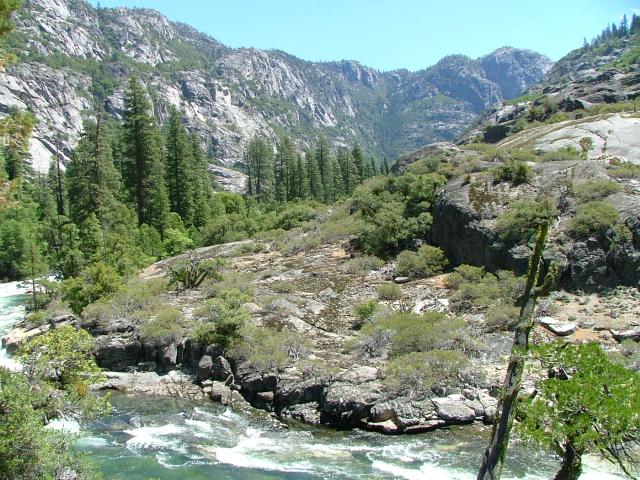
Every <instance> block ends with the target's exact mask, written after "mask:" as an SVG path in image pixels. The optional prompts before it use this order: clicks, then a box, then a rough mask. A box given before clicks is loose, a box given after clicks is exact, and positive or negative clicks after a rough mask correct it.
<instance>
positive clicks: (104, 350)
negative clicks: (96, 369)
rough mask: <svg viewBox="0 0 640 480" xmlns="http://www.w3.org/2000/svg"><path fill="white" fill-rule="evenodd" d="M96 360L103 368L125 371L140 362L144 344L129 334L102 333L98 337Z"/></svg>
mask: <svg viewBox="0 0 640 480" xmlns="http://www.w3.org/2000/svg"><path fill="white" fill-rule="evenodd" d="M95 342H96V362H97V363H98V365H99V366H100V367H101V368H104V369H107V370H114V371H124V370H127V368H128V367H129V366H130V365H137V364H138V363H139V361H140V360H139V359H140V356H141V355H140V354H141V352H142V345H141V343H140V341H139V340H137V339H135V338H132V336H131V335H127V334H116V335H101V336H99V337H96V340H95Z"/></svg>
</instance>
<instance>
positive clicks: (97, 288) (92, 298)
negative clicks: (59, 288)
mask: <svg viewBox="0 0 640 480" xmlns="http://www.w3.org/2000/svg"><path fill="white" fill-rule="evenodd" d="M121 288H122V277H120V275H118V272H116V271H115V269H114V268H113V267H110V266H109V265H106V264H104V263H102V262H97V263H95V264H92V265H90V266H88V267H87V268H85V269H84V270H83V271H82V272H81V273H80V275H79V276H77V277H74V278H70V279H68V280H65V282H64V284H63V297H62V298H63V299H64V300H65V301H67V302H69V306H70V307H71V310H72V311H73V312H74V313H76V314H80V313H82V310H83V309H84V308H85V307H86V306H87V305H89V304H90V303H93V302H96V301H98V300H100V299H101V298H108V297H110V296H111V295H113V294H114V293H116V292H118V291H119V290H120V289H121Z"/></svg>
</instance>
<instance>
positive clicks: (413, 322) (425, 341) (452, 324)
mask: <svg viewBox="0 0 640 480" xmlns="http://www.w3.org/2000/svg"><path fill="white" fill-rule="evenodd" d="M464 325H465V323H464V320H463V319H461V318H451V317H448V316H447V315H445V314H444V313H439V312H427V313H424V314H418V313H412V312H394V313H391V314H390V315H388V316H385V317H382V318H379V319H377V320H376V321H375V322H374V323H372V324H368V325H365V327H364V328H363V330H362V334H363V336H364V337H366V336H370V335H371V334H372V333H374V332H376V331H377V330H380V329H382V330H389V331H391V332H393V336H392V338H391V354H392V355H394V356H397V355H403V354H405V353H410V352H424V351H429V350H434V349H452V348H454V347H456V346H460V345H461V344H462V329H463V328H464Z"/></svg>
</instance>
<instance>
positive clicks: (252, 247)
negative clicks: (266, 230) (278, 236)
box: [232, 241, 267, 257]
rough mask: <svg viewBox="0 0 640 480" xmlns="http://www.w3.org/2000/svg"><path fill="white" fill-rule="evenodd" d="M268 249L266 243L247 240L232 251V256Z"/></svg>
mask: <svg viewBox="0 0 640 480" xmlns="http://www.w3.org/2000/svg"><path fill="white" fill-rule="evenodd" d="M266 249H267V247H266V245H265V244H264V243H260V242H254V241H251V242H245V243H242V244H240V245H238V247H237V248H236V249H235V250H234V251H233V252H232V256H235V257H240V256H243V255H251V254H255V253H261V252H264V251H265V250H266Z"/></svg>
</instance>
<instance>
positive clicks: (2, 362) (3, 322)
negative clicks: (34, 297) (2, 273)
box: [0, 282, 29, 370]
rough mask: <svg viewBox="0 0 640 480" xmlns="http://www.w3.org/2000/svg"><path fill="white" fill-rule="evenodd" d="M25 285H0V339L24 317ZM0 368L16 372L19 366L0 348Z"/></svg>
mask: <svg viewBox="0 0 640 480" xmlns="http://www.w3.org/2000/svg"><path fill="white" fill-rule="evenodd" d="M28 291H29V289H28V287H27V285H25V284H23V283H20V282H11V283H0V338H1V337H4V336H5V335H6V334H7V333H9V332H10V331H11V329H12V328H13V327H14V325H16V324H17V323H18V322H19V321H20V320H22V319H23V318H24V315H25V307H24V301H25V298H26V297H25V295H26V294H27V292H28ZM0 367H4V368H8V369H10V370H18V369H19V368H20V364H18V363H17V362H15V361H13V360H12V359H11V358H9V355H8V353H7V351H6V350H5V349H4V347H0Z"/></svg>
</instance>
